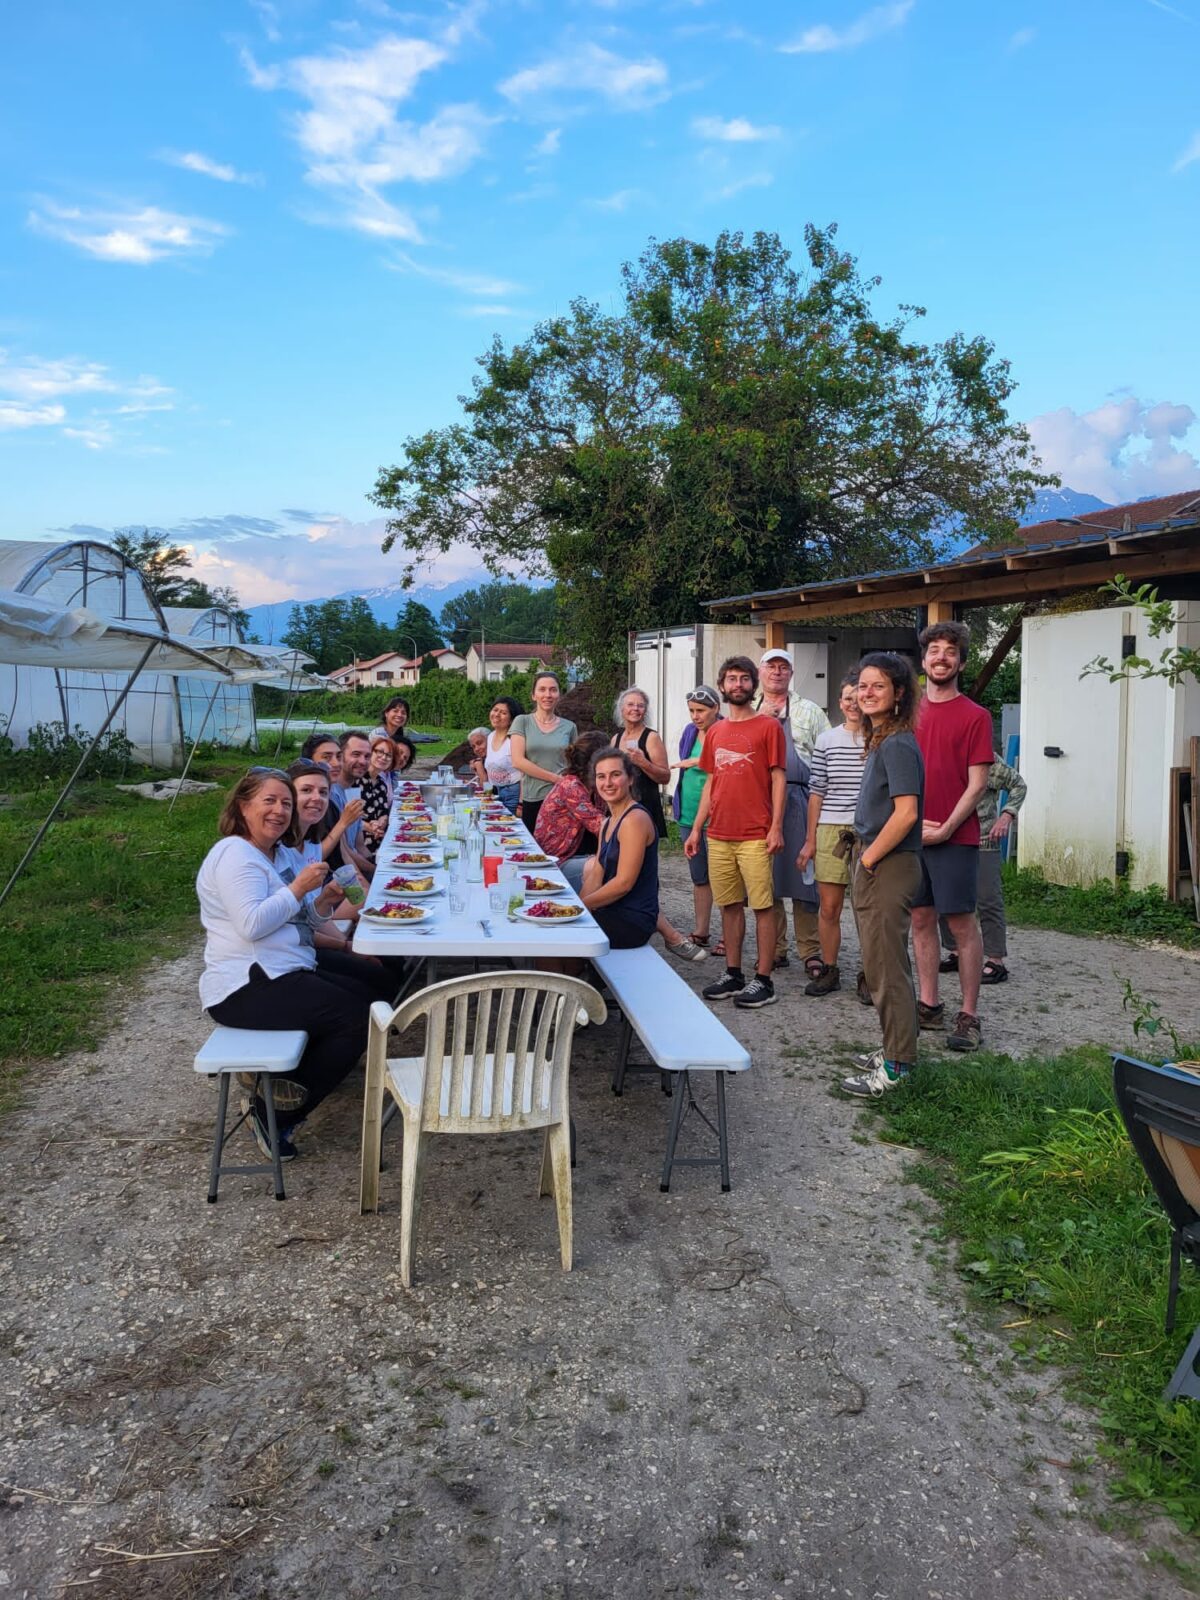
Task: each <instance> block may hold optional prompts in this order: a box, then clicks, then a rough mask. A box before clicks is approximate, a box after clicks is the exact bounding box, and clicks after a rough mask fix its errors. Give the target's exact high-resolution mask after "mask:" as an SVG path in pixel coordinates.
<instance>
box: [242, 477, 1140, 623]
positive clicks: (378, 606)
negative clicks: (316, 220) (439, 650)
mask: <svg viewBox="0 0 1200 1600" xmlns="http://www.w3.org/2000/svg"><path fill="white" fill-rule="evenodd" d="M1148 498H1149V497H1148ZM1108 507H1109V502H1108V501H1107V500H1098V499H1097V498H1096V496H1095V495H1094V494H1083V493H1081V492H1080V491H1079V490H1078V489H1043V490H1041V492H1040V493H1039V494H1037V495H1036V496H1035V497H1034V498H1033V499H1032V500H1031V501H1030V502H1029V505H1028V506H1027V508H1026V511H1025V515H1024V516H1023V517H1022V519H1021V520H1022V522H1049V521H1051V520H1052V519H1053V518H1055V517H1078V516H1081V515H1082V514H1083V513H1084V512H1085V511H1106V510H1107V509H1108ZM957 542H958V544H959V546H960V547H962V546H965V545H967V544H970V543H973V542H974V541H973V540H972V539H970V538H964V539H961V540H959V541H957ZM490 576H491V575H490V574H489V573H487V572H485V571H484V570H483V568H482V567H481V568H480V569H479V571H478V572H477V573H476V574H475V575H474V577H468V578H456V579H454V581H453V582H452V583H424V584H421V585H420V587H418V588H414V589H405V588H404V587H403V585H402V584H399V583H386V584H383V585H382V586H380V587H379V588H375V589H343V590H342V591H341V593H340V594H336V595H317V596H314V597H312V598H310V599H308V600H276V601H274V602H273V603H272V604H271V605H264V606H251V607H250V608H249V614H250V632H251V634H252V635H253V636H254V637H255V638H257V639H261V640H262V642H263V643H264V644H277V643H278V642H279V641H280V640H281V639H282V638H283V635H284V634H285V633H286V632H287V626H288V619H289V618H290V616H291V614H292V607H293V606H297V605H320V604H321V603H322V601H324V600H328V599H334V600H353V599H354V598H355V597H356V596H361V598H362V599H364V600H365V601H366V602H367V604H368V605H369V606H370V608H371V612H372V614H373V615H374V617H375V619H376V621H378V622H386V623H393V622H395V620H396V614H397V612H399V611H401V610H403V608H404V606H405V605H406V604H407V603H408V601H410V600H416V601H417V602H418V603H419V604H420V605H424V606H428V607H429V609H430V611H432V612H433V614H434V616H435V617H437V616H439V615H440V613H441V609H442V607H443V606H444V605H445V604H446V602H447V601H448V600H454V599H457V597H458V596H459V595H460V594H465V593H466V591H467V590H468V589H476V588H478V587H479V585H480V584H481V583H487V582H489V581H490Z"/></svg>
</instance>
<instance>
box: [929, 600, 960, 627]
mask: <svg viewBox="0 0 1200 1600" xmlns="http://www.w3.org/2000/svg"><path fill="white" fill-rule="evenodd" d="M925 621H926V626H927V627H932V626H933V624H934V623H935V622H953V621H954V601H953V600H930V601H929V602H928V603H927V604H926V607H925Z"/></svg>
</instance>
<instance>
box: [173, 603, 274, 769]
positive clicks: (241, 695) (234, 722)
mask: <svg viewBox="0 0 1200 1600" xmlns="http://www.w3.org/2000/svg"><path fill="white" fill-rule="evenodd" d="M162 612H163V616H164V617H165V618H166V623H167V632H168V633H171V634H173V635H174V636H175V638H176V639H189V640H191V642H192V643H193V644H196V645H198V646H199V647H200V649H201V650H203V649H204V646H205V644H206V643H207V644H214V643H215V644H241V642H242V635H241V630H240V629H239V627H238V625H237V623H236V622H235V621H234V620H233V618H232V617H231V616H230V615H229V613H228V611H223V610H222V609H221V608H220V606H209V607H207V608H205V609H204V610H201V609H199V608H198V607H191V608H189V607H187V606H163V608H162ZM177 682H178V687H179V713H180V716H181V718H182V719H183V737H184V739H185V740H186V741H187V742H188V744H192V743H194V742H195V740H197V739H201V738H203V739H208V740H210V741H211V742H212V743H213V744H223V745H230V746H240V745H247V744H253V743H254V738H255V728H254V690H253V689H252V688H251V686H250V685H249V684H248V683H244V684H231V683H222V684H218V685H217V686H216V690H215V693H216V699H215V700H214V699H213V694H214V690H213V687H212V686H211V685H209V684H207V683H204V682H202V681H201V680H199V679H197V678H179V679H178V680H177ZM210 701H211V702H212V706H211V710H210V709H209V704H210Z"/></svg>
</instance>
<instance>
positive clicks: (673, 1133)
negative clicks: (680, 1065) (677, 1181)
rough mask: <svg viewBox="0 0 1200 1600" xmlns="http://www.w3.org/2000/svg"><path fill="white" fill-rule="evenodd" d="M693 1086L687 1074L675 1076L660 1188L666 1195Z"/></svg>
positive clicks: (678, 1073)
mask: <svg viewBox="0 0 1200 1600" xmlns="http://www.w3.org/2000/svg"><path fill="white" fill-rule="evenodd" d="M690 1092H691V1084H690V1083H689V1082H688V1075H687V1073H686V1072H677V1073H676V1074H675V1098H674V1100H673V1101H672V1102H671V1126H670V1128H669V1129H668V1131H667V1156H666V1160H665V1161H664V1162H663V1169H662V1177H661V1179H660V1180H659V1184H658V1187H659V1189H660V1190H661V1191H662V1193H663V1194H666V1193H667V1191H668V1190H669V1189H670V1187H671V1168H672V1167H673V1166H674V1164H675V1141H676V1140H677V1139H678V1138H679V1126H680V1124H681V1123H682V1121H683V1108H684V1106H685V1105H686V1104H687V1098H688V1095H689V1094H690Z"/></svg>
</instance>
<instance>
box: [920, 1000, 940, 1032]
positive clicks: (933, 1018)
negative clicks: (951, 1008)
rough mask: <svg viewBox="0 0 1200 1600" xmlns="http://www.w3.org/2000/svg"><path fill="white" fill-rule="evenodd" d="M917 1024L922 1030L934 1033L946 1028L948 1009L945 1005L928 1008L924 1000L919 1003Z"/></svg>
mask: <svg viewBox="0 0 1200 1600" xmlns="http://www.w3.org/2000/svg"><path fill="white" fill-rule="evenodd" d="M917 1023H918V1025H919V1026H920V1027H922V1028H927V1029H929V1030H930V1031H933V1030H934V1029H936V1028H944V1027H945V1026H946V1008H945V1006H944V1005H940V1004H939V1005H936V1006H927V1005H926V1004H925V1002H924V1000H918V1001H917Z"/></svg>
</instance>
